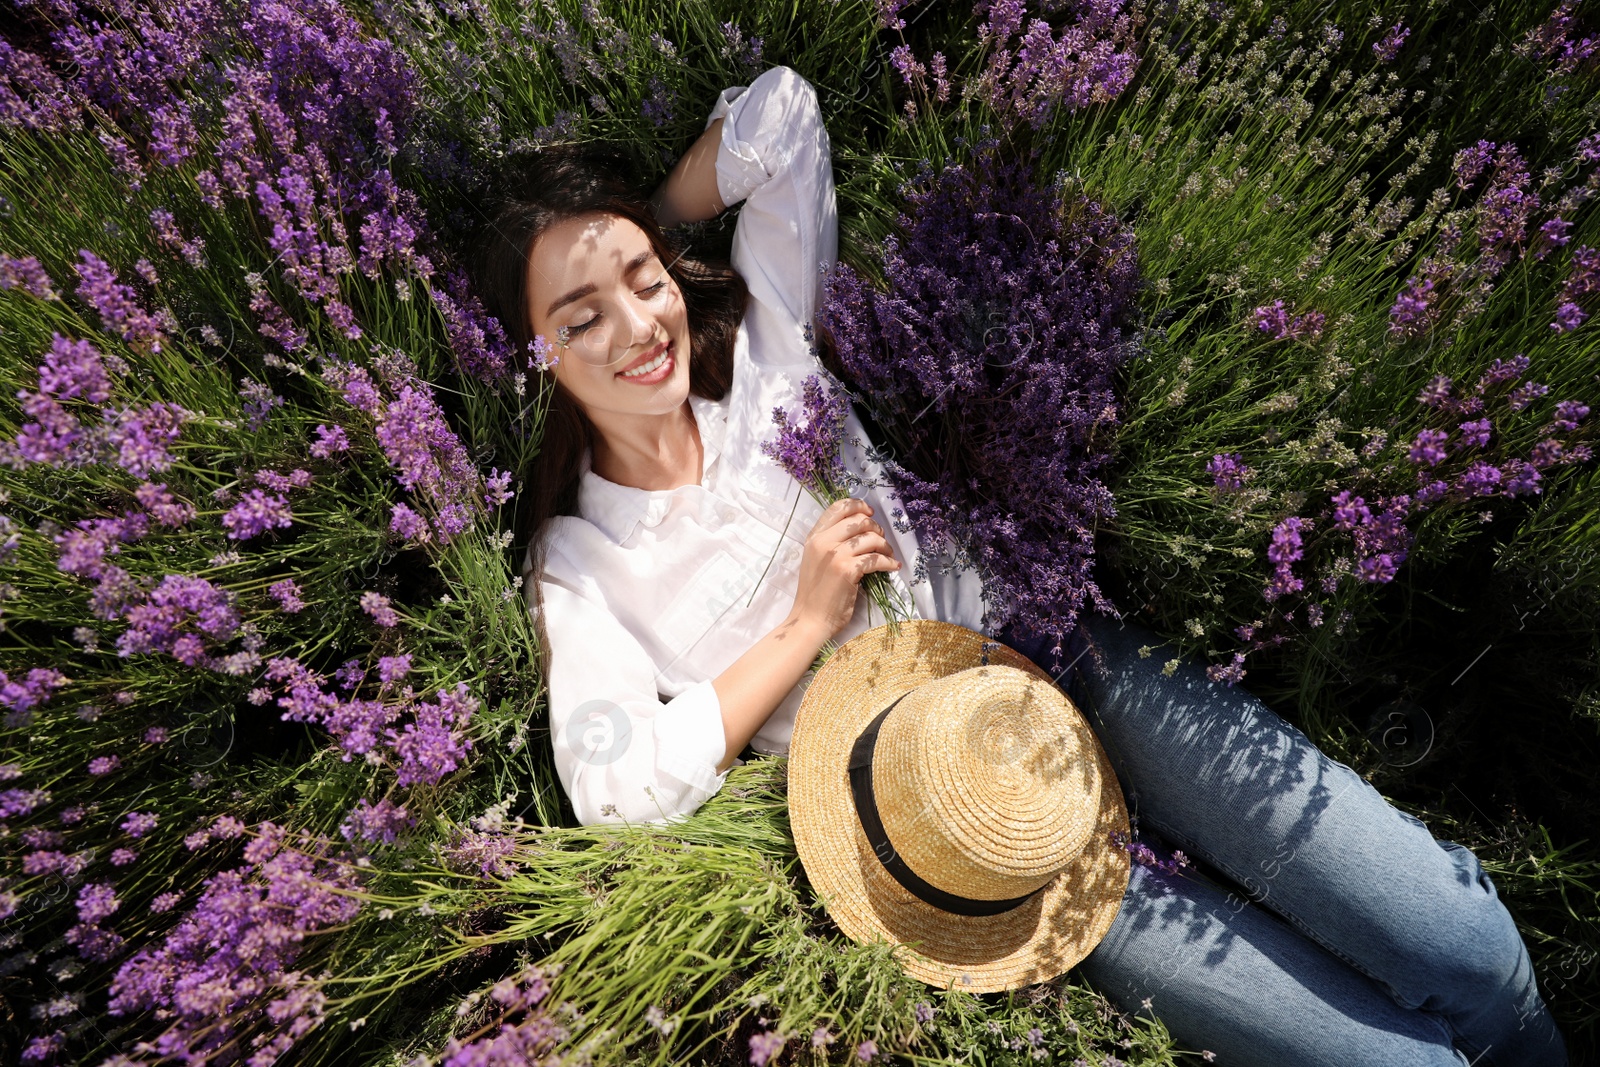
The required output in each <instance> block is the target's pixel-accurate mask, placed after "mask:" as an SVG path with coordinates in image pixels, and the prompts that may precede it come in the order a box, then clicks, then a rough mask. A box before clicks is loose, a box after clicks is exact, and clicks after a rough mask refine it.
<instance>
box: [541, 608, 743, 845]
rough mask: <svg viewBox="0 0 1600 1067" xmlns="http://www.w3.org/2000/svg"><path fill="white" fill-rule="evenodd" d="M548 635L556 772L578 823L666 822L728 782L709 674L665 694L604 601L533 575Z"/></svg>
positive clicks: (647, 660) (649, 664)
mask: <svg viewBox="0 0 1600 1067" xmlns="http://www.w3.org/2000/svg"><path fill="white" fill-rule="evenodd" d="M539 584H540V592H541V594H542V596H543V598H544V622H545V631H546V635H547V637H548V639H549V642H550V650H549V651H550V676H549V679H548V683H549V684H548V696H547V700H548V704H549V709H550V737H551V741H552V743H553V744H554V746H555V764H556V771H557V773H558V774H559V775H560V777H561V785H562V787H563V788H565V789H566V791H567V796H568V797H569V798H570V799H571V801H572V810H573V814H575V815H576V816H577V818H578V821H579V822H580V823H583V824H584V825H592V824H595V823H614V822H622V821H627V822H667V821H669V820H673V819H674V818H675V817H681V816H686V815H688V814H689V813H690V812H693V811H694V810H695V809H696V808H698V807H699V806H700V805H701V804H704V803H705V802H706V801H707V800H708V799H709V798H710V797H711V796H712V795H713V794H714V793H716V791H717V790H718V789H721V788H722V783H723V782H724V781H726V780H727V772H726V771H724V772H723V773H721V774H718V773H717V769H716V768H717V764H718V763H720V762H721V761H722V757H723V755H724V754H725V752H726V751H727V744H726V736H725V734H724V733H723V729H722V704H721V702H720V701H719V699H718V698H717V691H716V689H714V688H713V687H712V684H711V680H710V679H706V680H705V681H702V682H699V683H697V684H695V685H692V686H690V687H689V688H688V689H686V690H684V691H683V692H682V693H679V694H678V695H677V696H676V697H673V698H672V699H670V700H665V701H663V700H662V699H661V698H660V696H659V695H658V694H657V692H656V686H655V667H654V664H653V663H652V662H651V659H650V656H649V654H648V653H647V652H646V651H645V649H644V647H643V646H642V645H641V644H640V643H639V641H638V639H637V638H635V637H634V636H633V635H632V634H631V633H629V632H628V630H627V628H626V627H624V626H623V625H622V624H621V623H620V622H618V621H617V619H616V617H615V616H614V615H612V614H611V612H610V611H608V610H607V609H606V608H605V606H604V605H603V604H598V603H595V602H594V601H593V600H591V599H590V598H588V597H585V596H584V595H582V594H581V593H580V592H578V591H576V590H574V589H571V588H569V587H568V586H567V585H565V584H563V583H561V582H558V581H554V580H542V581H540V583H539Z"/></svg>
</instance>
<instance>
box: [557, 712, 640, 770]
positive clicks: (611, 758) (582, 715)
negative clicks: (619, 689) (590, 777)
mask: <svg viewBox="0 0 1600 1067" xmlns="http://www.w3.org/2000/svg"><path fill="white" fill-rule="evenodd" d="M558 743H560V744H562V745H565V746H566V748H567V751H568V752H571V753H572V754H573V756H574V757H576V758H577V760H578V762H579V763H588V764H593V765H596V766H605V765H606V764H609V763H615V762H617V760H619V759H621V758H622V757H623V756H624V755H625V754H626V753H627V751H628V749H629V747H630V746H632V744H633V718H632V716H630V715H629V714H628V713H627V712H626V711H624V710H623V709H622V707H621V705H619V704H617V703H616V702H615V701H611V700H586V701H584V702H583V703H582V704H579V705H578V706H577V707H576V708H575V709H573V712H572V714H571V715H570V716H569V717H568V718H567V722H566V725H565V726H564V727H562V730H561V736H560V738H559V741H558Z"/></svg>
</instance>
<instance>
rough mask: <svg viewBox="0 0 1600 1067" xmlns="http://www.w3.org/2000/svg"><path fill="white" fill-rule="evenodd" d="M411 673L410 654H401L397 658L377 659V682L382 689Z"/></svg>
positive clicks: (383, 657) (385, 657)
mask: <svg viewBox="0 0 1600 1067" xmlns="http://www.w3.org/2000/svg"><path fill="white" fill-rule="evenodd" d="M410 673H411V654H410V653H409V652H408V653H402V654H401V655H398V656H382V657H380V658H379V659H378V680H379V682H380V683H381V685H382V687H383V688H384V689H387V688H389V687H390V686H392V685H394V684H395V683H396V682H399V681H400V680H401V679H403V678H405V676H406V675H408V674H410Z"/></svg>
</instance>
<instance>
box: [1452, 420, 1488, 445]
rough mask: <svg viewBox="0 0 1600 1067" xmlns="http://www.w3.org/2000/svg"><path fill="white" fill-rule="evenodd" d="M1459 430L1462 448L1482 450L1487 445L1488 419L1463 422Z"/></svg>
mask: <svg viewBox="0 0 1600 1067" xmlns="http://www.w3.org/2000/svg"><path fill="white" fill-rule="evenodd" d="M1459 430H1460V432H1461V443H1462V446H1463V447H1468V448H1483V447H1484V446H1485V445H1487V444H1488V443H1489V433H1490V426H1489V420H1488V419H1474V420H1472V421H1470V422H1463V423H1462V424H1461V425H1460V427H1459Z"/></svg>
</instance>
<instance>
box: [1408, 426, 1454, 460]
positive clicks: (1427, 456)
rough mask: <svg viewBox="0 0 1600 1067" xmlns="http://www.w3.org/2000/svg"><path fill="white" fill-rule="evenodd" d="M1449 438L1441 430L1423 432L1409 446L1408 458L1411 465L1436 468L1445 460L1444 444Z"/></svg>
mask: <svg viewBox="0 0 1600 1067" xmlns="http://www.w3.org/2000/svg"><path fill="white" fill-rule="evenodd" d="M1449 437H1450V435H1449V434H1447V433H1445V432H1444V431H1443V430H1423V431H1421V432H1420V433H1418V434H1417V439H1416V441H1414V442H1413V443H1412V445H1411V451H1410V452H1409V453H1408V456H1409V458H1410V460H1411V462H1412V463H1416V464H1426V465H1427V466H1429V467H1435V466H1438V465H1439V464H1440V463H1443V462H1444V460H1445V454H1446V453H1445V450H1444V443H1445V441H1446V440H1448V439H1449Z"/></svg>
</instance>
